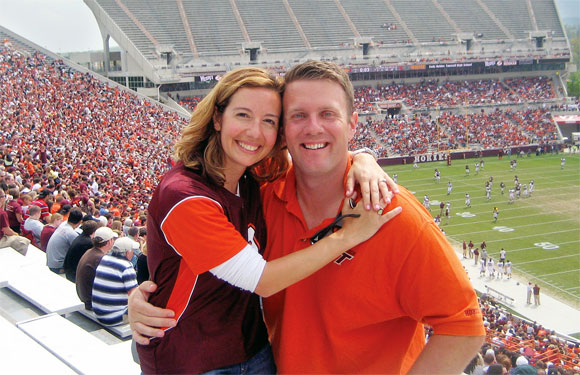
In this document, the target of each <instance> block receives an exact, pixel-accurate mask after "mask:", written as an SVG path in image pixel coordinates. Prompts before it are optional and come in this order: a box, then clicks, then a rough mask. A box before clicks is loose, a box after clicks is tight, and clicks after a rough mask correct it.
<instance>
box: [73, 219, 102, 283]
mask: <svg viewBox="0 0 580 375" xmlns="http://www.w3.org/2000/svg"><path fill="white" fill-rule="evenodd" d="M85 216H86V215H85ZM83 219H84V218H83ZM100 226H101V223H100V222H97V221H95V220H87V221H85V222H84V223H83V224H82V225H81V226H80V227H79V228H81V230H82V232H81V234H79V236H78V237H77V238H75V239H74V241H73V242H72V243H71V245H70V247H69V249H68V252H67V253H66V256H65V258H64V272H65V274H66V278H67V279H69V280H70V281H72V282H73V283H74V282H76V275H77V266H78V265H79V261H80V260H81V258H82V256H83V255H84V254H85V253H86V252H87V250H89V249H90V248H92V247H93V236H94V234H95V231H96V230H97V229H98V228H99V227H100Z"/></svg>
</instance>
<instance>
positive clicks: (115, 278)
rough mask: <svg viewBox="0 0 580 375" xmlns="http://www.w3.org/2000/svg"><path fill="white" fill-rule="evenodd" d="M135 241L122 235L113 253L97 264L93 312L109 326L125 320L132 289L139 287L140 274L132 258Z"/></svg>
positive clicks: (116, 242) (106, 255)
mask: <svg viewBox="0 0 580 375" xmlns="http://www.w3.org/2000/svg"><path fill="white" fill-rule="evenodd" d="M133 246H134V241H133V240H131V239H129V238H127V237H122V238H119V239H117V240H116V241H115V244H114V245H113V249H112V250H111V252H110V253H108V254H105V256H103V259H101V262H100V263H99V265H98V266H97V270H96V272H95V281H94V283H93V298H92V301H93V311H94V312H95V315H96V316H97V320H98V321H99V322H101V323H103V324H106V325H116V324H121V323H123V316H124V315H125V314H126V313H127V305H128V299H129V292H131V290H133V289H134V288H136V287H137V286H138V284H137V273H136V272H135V269H134V268H133V265H132V264H131V262H130V261H129V260H130V259H131V258H132V257H133Z"/></svg>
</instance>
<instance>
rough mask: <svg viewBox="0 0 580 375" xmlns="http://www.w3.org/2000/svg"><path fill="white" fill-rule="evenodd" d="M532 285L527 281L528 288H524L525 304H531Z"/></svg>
mask: <svg viewBox="0 0 580 375" xmlns="http://www.w3.org/2000/svg"><path fill="white" fill-rule="evenodd" d="M533 289H534V287H533V286H532V283H531V282H528V288H527V290H526V304H527V305H531V304H532V291H533Z"/></svg>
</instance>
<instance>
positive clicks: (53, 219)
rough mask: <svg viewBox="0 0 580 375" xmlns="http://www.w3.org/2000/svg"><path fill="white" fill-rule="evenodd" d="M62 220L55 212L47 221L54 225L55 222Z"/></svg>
mask: <svg viewBox="0 0 580 375" xmlns="http://www.w3.org/2000/svg"><path fill="white" fill-rule="evenodd" d="M58 220H62V215H61V214H59V213H58V212H55V213H54V214H52V215H51V216H50V220H49V221H48V222H49V223H50V224H54V223H55V222H56V221H58Z"/></svg>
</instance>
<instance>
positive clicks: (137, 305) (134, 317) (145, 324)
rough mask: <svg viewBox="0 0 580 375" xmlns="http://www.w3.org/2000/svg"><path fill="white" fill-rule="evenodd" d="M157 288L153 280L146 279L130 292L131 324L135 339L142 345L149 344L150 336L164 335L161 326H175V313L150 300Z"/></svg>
mask: <svg viewBox="0 0 580 375" xmlns="http://www.w3.org/2000/svg"><path fill="white" fill-rule="evenodd" d="M156 289H157V285H156V284H155V283H153V282H152V281H145V282H143V283H142V284H141V285H139V287H138V288H135V289H133V290H132V291H131V293H130V294H129V313H128V315H129V324H130V325H131V331H132V332H133V340H135V342H137V343H138V344H141V345H148V344H149V337H163V335H164V334H165V331H164V330H162V329H160V327H165V328H171V327H175V325H176V324H177V321H176V320H175V319H173V317H174V315H175V313H174V312H173V311H171V310H168V309H162V308H159V307H155V306H153V305H152V304H150V303H149V302H147V301H148V300H149V296H150V295H151V293H153V292H154V291H155V290H156Z"/></svg>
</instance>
